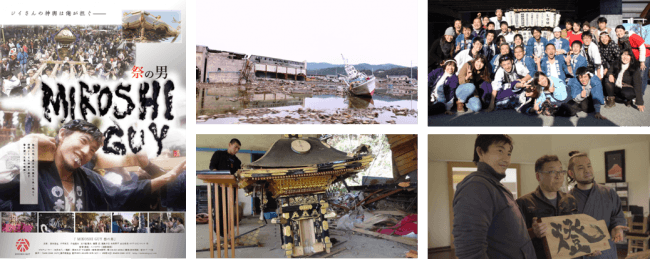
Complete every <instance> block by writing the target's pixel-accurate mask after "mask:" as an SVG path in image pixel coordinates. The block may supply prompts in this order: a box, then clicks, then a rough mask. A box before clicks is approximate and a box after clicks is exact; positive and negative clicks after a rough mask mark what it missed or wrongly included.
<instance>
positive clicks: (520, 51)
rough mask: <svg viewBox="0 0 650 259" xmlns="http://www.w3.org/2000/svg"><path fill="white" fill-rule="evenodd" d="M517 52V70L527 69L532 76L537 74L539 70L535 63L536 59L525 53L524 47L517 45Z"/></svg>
mask: <svg viewBox="0 0 650 259" xmlns="http://www.w3.org/2000/svg"><path fill="white" fill-rule="evenodd" d="M514 52H515V64H514V65H515V67H516V68H517V71H525V72H526V74H528V75H529V76H530V77H529V79H530V78H532V77H533V76H534V75H535V72H536V71H537V66H536V65H535V60H534V59H533V58H531V57H528V56H526V55H525V52H524V47H522V46H516V47H515V49H514Z"/></svg>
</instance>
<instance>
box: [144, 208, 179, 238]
mask: <svg viewBox="0 0 650 259" xmlns="http://www.w3.org/2000/svg"><path fill="white" fill-rule="evenodd" d="M149 219H150V223H149V233H185V225H184V224H185V215H184V214H183V213H179V212H163V213H153V212H150V213H149Z"/></svg>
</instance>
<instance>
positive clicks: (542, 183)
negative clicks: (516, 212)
mask: <svg viewBox="0 0 650 259" xmlns="http://www.w3.org/2000/svg"><path fill="white" fill-rule="evenodd" d="M565 175H566V171H565V170H562V163H561V162H560V159H558V157H557V156H556V155H544V156H542V157H540V158H539V159H537V161H536V162H535V176H536V177H537V181H538V182H539V186H537V189H535V191H533V192H531V193H529V194H526V195H524V196H521V197H520V198H519V199H517V205H519V209H521V214H523V215H524V218H525V220H526V227H528V233H529V235H530V238H531V240H532V241H533V246H534V247H535V254H537V259H542V258H547V256H546V253H545V252H544V243H543V239H542V238H543V237H544V236H546V234H547V230H548V226H547V225H546V223H538V222H537V219H540V218H545V217H554V216H562V215H572V214H578V205H577V203H576V199H575V198H574V197H573V195H571V194H568V193H563V192H561V191H560V187H562V184H563V183H564V176H565ZM548 233H550V232H548ZM598 253H599V252H598Z"/></svg>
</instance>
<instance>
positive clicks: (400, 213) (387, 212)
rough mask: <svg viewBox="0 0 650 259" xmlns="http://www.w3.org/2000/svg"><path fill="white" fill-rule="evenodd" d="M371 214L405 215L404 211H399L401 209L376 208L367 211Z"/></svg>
mask: <svg viewBox="0 0 650 259" xmlns="http://www.w3.org/2000/svg"><path fill="white" fill-rule="evenodd" d="M369 212H370V213H372V214H375V215H393V216H406V215H408V214H406V212H404V211H401V210H376V211H369Z"/></svg>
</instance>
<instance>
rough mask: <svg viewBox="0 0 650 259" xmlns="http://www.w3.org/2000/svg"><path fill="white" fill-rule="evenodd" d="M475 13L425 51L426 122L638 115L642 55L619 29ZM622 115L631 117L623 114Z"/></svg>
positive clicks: (527, 12) (534, 13) (540, 12)
mask: <svg viewBox="0 0 650 259" xmlns="http://www.w3.org/2000/svg"><path fill="white" fill-rule="evenodd" d="M495 13H496V16H495V17H492V18H488V17H485V16H484V17H481V14H480V13H479V14H478V16H477V17H476V18H474V20H473V22H472V24H462V21H461V20H460V19H457V20H455V21H454V26H453V27H449V28H447V29H446V31H445V33H444V35H443V36H442V37H440V38H439V39H436V40H434V42H433V44H431V48H430V50H429V76H428V79H429V81H428V88H429V95H428V96H429V105H428V106H429V116H431V115H436V114H443V113H444V114H453V112H452V111H456V112H457V113H464V112H480V111H483V110H485V111H487V112H491V111H494V110H499V109H514V110H516V111H517V112H519V113H523V114H527V115H535V116H536V115H546V116H564V117H571V116H576V114H577V113H578V112H586V113H592V114H593V115H594V117H595V118H597V119H606V118H605V117H604V116H603V115H601V106H603V105H604V106H605V108H611V107H614V106H616V104H617V103H619V105H625V106H633V107H636V108H637V109H638V111H640V112H644V111H645V105H644V101H643V94H644V93H645V90H646V86H647V82H648V70H646V68H647V67H648V66H649V65H650V64H648V62H649V60H650V58H647V57H648V56H650V51H647V50H646V48H648V47H650V46H647V45H646V44H645V41H644V40H643V38H642V37H641V36H639V35H637V34H635V33H634V32H631V31H627V30H626V29H625V27H624V26H622V25H619V26H616V27H615V28H610V27H607V19H606V18H605V17H600V18H598V20H597V23H598V27H592V26H591V25H590V23H589V22H588V21H585V22H582V23H581V22H579V21H574V20H571V19H566V20H565V21H564V25H565V29H561V28H560V27H558V26H559V25H560V14H559V13H558V12H557V11H555V10H552V9H524V10H521V9H511V10H508V11H507V12H506V13H505V15H504V12H503V11H502V10H501V9H497V10H496V12H495ZM630 112H636V111H634V110H633V109H632V108H630Z"/></svg>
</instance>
